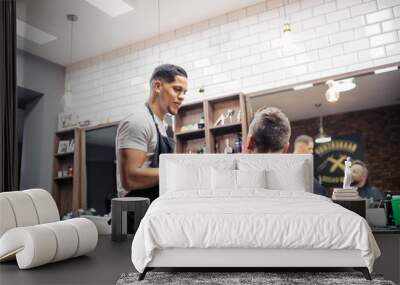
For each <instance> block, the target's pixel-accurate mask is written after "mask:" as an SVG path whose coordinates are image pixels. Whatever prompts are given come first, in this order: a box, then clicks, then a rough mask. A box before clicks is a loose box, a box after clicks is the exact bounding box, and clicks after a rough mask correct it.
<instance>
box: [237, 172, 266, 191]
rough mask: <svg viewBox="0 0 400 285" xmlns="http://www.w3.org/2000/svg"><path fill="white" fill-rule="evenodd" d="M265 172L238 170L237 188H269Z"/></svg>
mask: <svg viewBox="0 0 400 285" xmlns="http://www.w3.org/2000/svg"><path fill="white" fill-rule="evenodd" d="M266 174H267V173H266V171H265V169H263V170H236V177H237V178H236V179H237V187H238V189H240V188H267V175H266Z"/></svg>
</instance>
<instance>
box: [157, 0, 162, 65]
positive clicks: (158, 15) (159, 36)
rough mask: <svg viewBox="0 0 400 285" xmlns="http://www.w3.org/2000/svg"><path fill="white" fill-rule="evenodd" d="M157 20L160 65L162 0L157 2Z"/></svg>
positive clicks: (159, 62) (159, 59) (159, 60)
mask: <svg viewBox="0 0 400 285" xmlns="http://www.w3.org/2000/svg"><path fill="white" fill-rule="evenodd" d="M157 18H158V31H157V33H158V64H159V65H160V64H161V63H162V62H161V49H160V38H161V10H160V0H157Z"/></svg>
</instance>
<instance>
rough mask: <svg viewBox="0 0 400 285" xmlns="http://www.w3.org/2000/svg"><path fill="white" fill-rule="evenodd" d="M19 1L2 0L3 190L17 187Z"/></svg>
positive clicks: (0, 172)
mask: <svg viewBox="0 0 400 285" xmlns="http://www.w3.org/2000/svg"><path fill="white" fill-rule="evenodd" d="M16 69H17V68H16V4H15V0H0V131H1V134H0V137H1V138H0V144H1V145H0V148H1V159H0V160H1V161H0V163H1V165H0V167H1V169H0V183H1V184H0V191H1V192H2V191H16V190H18V153H17V151H18V149H17V124H16V120H17V119H16V112H17V93H16V90H17V88H16V85H17V80H16V76H17V73H16Z"/></svg>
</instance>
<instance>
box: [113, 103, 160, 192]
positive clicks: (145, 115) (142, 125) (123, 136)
mask: <svg viewBox="0 0 400 285" xmlns="http://www.w3.org/2000/svg"><path fill="white" fill-rule="evenodd" d="M154 118H155V120H156V123H157V125H158V129H159V130H160V133H161V135H162V136H166V135H167V134H166V130H165V126H164V122H163V121H161V120H160V119H159V118H158V117H157V116H156V115H154ZM156 145H157V130H156V127H155V125H154V121H153V117H152V116H151V114H150V112H149V109H148V108H147V107H146V105H141V106H138V107H136V108H134V109H133V110H132V114H131V115H129V116H127V117H125V118H124V119H122V120H121V121H120V123H119V125H118V130H117V135H116V141H115V151H116V158H117V170H116V176H117V190H118V196H119V197H123V196H125V195H126V194H127V189H124V188H123V187H122V184H121V180H120V175H119V173H120V170H119V155H118V152H119V150H120V149H124V148H132V149H137V150H141V151H144V152H146V160H145V162H144V164H143V167H149V165H150V163H151V160H152V159H153V156H154V152H155V149H156Z"/></svg>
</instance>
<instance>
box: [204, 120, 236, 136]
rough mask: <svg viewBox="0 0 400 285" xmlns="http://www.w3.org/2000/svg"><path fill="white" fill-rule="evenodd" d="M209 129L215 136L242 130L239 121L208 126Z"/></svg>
mask: <svg viewBox="0 0 400 285" xmlns="http://www.w3.org/2000/svg"><path fill="white" fill-rule="evenodd" d="M210 131H211V132H212V133H213V134H214V135H217V136H219V135H225V134H231V133H240V132H241V131H242V124H241V123H233V124H225V125H222V126H216V127H212V128H210Z"/></svg>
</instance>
